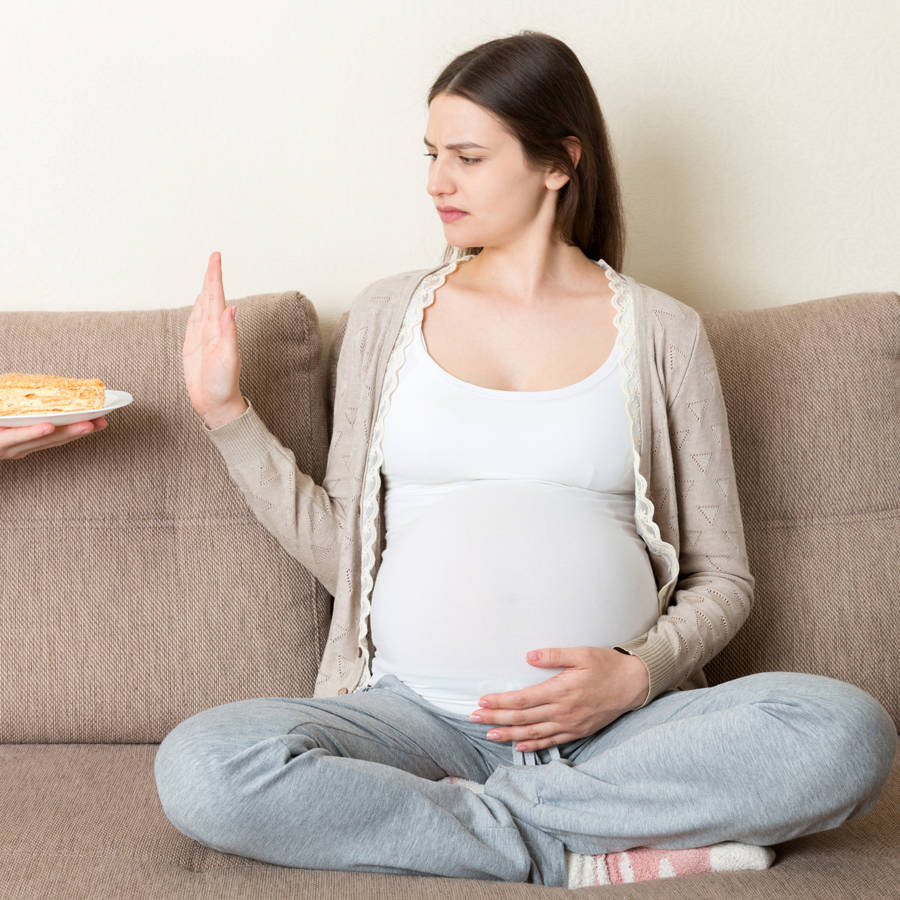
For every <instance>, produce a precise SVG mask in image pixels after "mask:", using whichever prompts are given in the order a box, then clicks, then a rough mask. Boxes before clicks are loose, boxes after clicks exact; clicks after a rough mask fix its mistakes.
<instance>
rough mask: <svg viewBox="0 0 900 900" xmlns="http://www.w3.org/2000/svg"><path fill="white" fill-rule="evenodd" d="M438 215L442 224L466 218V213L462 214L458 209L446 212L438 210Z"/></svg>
mask: <svg viewBox="0 0 900 900" xmlns="http://www.w3.org/2000/svg"><path fill="white" fill-rule="evenodd" d="M438 215H439V216H440V217H441V221H442V222H455V221H456V220H457V219H461V218H462V217H463V216H467V215H468V213H466V212H463V211H462V210H459V209H448V210H440V209H439V210H438Z"/></svg>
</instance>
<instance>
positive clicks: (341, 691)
mask: <svg viewBox="0 0 900 900" xmlns="http://www.w3.org/2000/svg"><path fill="white" fill-rule="evenodd" d="M338 693H339V694H346V693H347V688H341V689H340V690H339V691H338Z"/></svg>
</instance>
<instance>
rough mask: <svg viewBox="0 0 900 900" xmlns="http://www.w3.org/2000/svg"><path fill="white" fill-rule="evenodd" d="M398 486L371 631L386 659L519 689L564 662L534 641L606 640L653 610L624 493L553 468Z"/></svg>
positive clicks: (650, 619)
mask: <svg viewBox="0 0 900 900" xmlns="http://www.w3.org/2000/svg"><path fill="white" fill-rule="evenodd" d="M421 498H422V495H421V494H418V493H417V494H416V495H415V508H414V507H413V501H410V503H406V502H405V500H406V498H404V497H403V496H402V494H399V493H398V494H395V495H394V496H393V499H394V500H399V502H396V503H394V504H393V505H392V506H391V507H390V511H391V514H390V515H389V516H388V519H387V524H388V532H387V543H386V546H385V549H384V552H383V554H382V561H381V566H380V567H379V570H378V573H377V577H376V582H375V588H374V591H373V596H372V612H371V616H372V618H371V626H372V639H373V642H374V644H375V648H376V653H377V657H378V659H379V660H381V662H382V663H383V664H384V665H385V666H388V667H390V668H391V669H392V670H396V671H403V672H407V673H409V672H417V673H420V674H422V675H427V676H436V677H446V678H448V679H454V678H467V679H470V678H473V677H485V678H488V679H490V681H491V683H492V684H495V685H496V688H495V690H516V689H519V688H520V687H525V686H527V685H529V684H536V683H537V682H539V681H543V680H545V679H546V678H549V677H550V676H551V675H553V674H555V673H556V672H559V671H562V670H561V669H547V668H537V667H535V666H531V665H529V664H528V663H527V662H526V661H525V654H526V653H527V652H528V650H532V649H536V648H540V647H578V646H597V647H608V646H612V645H613V644H616V643H620V642H622V641H626V640H629V639H630V638H632V637H635V636H636V635H638V634H641V633H642V632H644V631H646V630H647V628H649V627H650V626H651V625H652V624H653V623H654V622H655V621H656V619H657V617H658V609H657V593H656V583H655V580H654V577H653V570H652V568H651V566H650V559H649V557H648V555H647V550H646V546H645V545H644V542H643V541H642V540H641V538H640V536H639V535H638V534H637V532H636V531H635V528H634V520H633V509H634V498H633V496H632V495H630V494H611V493H609V494H608V493H602V492H598V491H590V490H585V489H582V488H576V487H570V486H565V485H560V484H556V483H552V482H544V481H532V480H527V479H499V480H497V479H492V480H481V481H474V482H465V483H462V484H460V485H458V486H457V485H454V486H452V487H449V488H447V489H441V490H438V491H435V492H434V495H433V496H428V497H427V502H422V499H421Z"/></svg>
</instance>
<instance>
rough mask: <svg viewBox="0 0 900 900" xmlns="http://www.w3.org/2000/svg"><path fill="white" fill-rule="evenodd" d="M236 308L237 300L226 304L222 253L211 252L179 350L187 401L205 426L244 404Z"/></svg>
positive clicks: (231, 416)
mask: <svg viewBox="0 0 900 900" xmlns="http://www.w3.org/2000/svg"><path fill="white" fill-rule="evenodd" d="M236 311H237V307H236V306H226V305H225V291H224V288H223V287H222V255H221V254H220V253H217V252H213V253H211V254H210V257H209V262H208V263H207V266H206V275H205V277H204V279H203V288H202V289H201V291H200V293H199V294H198V295H197V299H196V300H195V301H194V308H193V310H191V315H190V318H189V319H188V322H187V329H186V331H185V335H184V347H183V348H182V352H181V359H182V363H183V365H184V381H185V385H186V386H187V392H188V396H189V397H190V400H191V406H193V407H194V412H196V413H197V415H199V416H200V417H201V418H202V419H203V421H204V422H205V423H206V425H207V427H209V428H218V427H219V426H221V425H224V424H225V423H226V422H230V421H231V420H232V419H236V418H237V417H238V416H239V415H241V414H242V413H243V412H244V411H245V410H246V409H247V403H246V401H245V400H244V398H243V396H242V395H241V390H240V383H239V379H240V371H241V358H240V354H239V353H238V341H237V325H235V322H234V316H235V313H236Z"/></svg>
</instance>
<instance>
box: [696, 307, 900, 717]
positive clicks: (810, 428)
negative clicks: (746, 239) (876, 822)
mask: <svg viewBox="0 0 900 900" xmlns="http://www.w3.org/2000/svg"><path fill="white" fill-rule="evenodd" d="M702 318H703V322H704V325H705V326H706V329H707V333H708V335H709V339H710V344H711V345H712V347H713V352H714V354H715V357H716V363H717V366H718V369H719V375H720V379H721V381H722V391H723V394H724V395H725V401H726V405H727V407H728V423H729V430H730V433H731V439H732V447H733V453H734V462H735V469H736V474H737V482H738V493H739V495H740V500H741V514H742V517H743V522H744V529H745V536H746V541H747V553H748V556H749V561H750V571H751V572H752V573H753V574H754V576H755V577H756V598H755V604H754V607H753V610H752V612H751V613H750V617H749V619H748V620H747V622H746V623H745V624H744V626H743V628H741V630H740V631H738V633H737V634H736V635H735V637H734V638H733V639H732V641H731V642H730V643H729V644H728V646H727V647H726V648H725V649H724V650H723V651H722V652H721V653H720V654H719V656H717V657H716V658H715V659H714V660H713V661H712V662H711V663H710V664H709V665H708V666H707V667H706V673H707V676H708V678H709V681H710V684H715V683H718V682H721V681H724V680H726V679H730V678H736V677H739V676H741V675H746V674H749V673H751V672H764V671H799V672H811V673H815V674H820V675H829V676H831V677H832V678H839V679H841V680H843V681H849V682H851V683H852V684H855V685H858V686H859V687H861V688H863V689H865V690H867V691H868V692H869V693H870V694H872V695H873V696H875V697H876V698H877V699H878V700H879V701H880V702H881V703H882V704H883V705H884V707H885V708H886V709H887V710H888V712H890V713H891V715H892V716H893V717H894V721H895V722H896V723H898V725H900V680H898V678H897V662H898V657H897V647H898V646H900V624H898V622H900V619H898V616H897V610H898V609H900V579H898V578H897V572H898V571H900V541H898V540H897V533H898V524H900V479H898V478H897V470H898V460H900V418H898V416H897V385H898V380H897V379H898V358H900V347H898V342H900V295H898V294H895V293H869V294H863V293H861V294H847V295H844V296H840V297H827V298H822V299H818V300H809V301H806V302H803V303H793V304H789V305H787V306H777V307H772V308H769V309H758V310H730V311H726V312H718V313H706V314H704V315H703V317H702Z"/></svg>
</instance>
